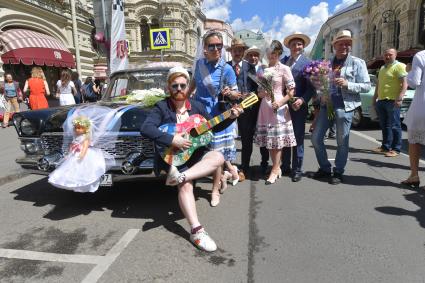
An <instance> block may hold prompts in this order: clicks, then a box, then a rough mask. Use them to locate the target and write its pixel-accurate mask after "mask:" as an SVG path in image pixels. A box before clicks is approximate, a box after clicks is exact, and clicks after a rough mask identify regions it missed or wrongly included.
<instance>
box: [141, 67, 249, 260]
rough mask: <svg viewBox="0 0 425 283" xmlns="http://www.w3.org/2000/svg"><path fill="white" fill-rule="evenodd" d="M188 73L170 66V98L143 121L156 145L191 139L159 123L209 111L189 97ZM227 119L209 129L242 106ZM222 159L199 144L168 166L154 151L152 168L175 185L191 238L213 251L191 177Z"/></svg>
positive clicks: (179, 146) (179, 144) (217, 128)
mask: <svg viewBox="0 0 425 283" xmlns="http://www.w3.org/2000/svg"><path fill="white" fill-rule="evenodd" d="M188 85H189V74H188V72H187V71H186V70H185V69H184V68H182V67H174V68H172V69H170V71H169V73H168V77H167V88H168V91H169V93H170V98H167V99H165V100H162V101H160V102H158V103H157V104H156V105H155V107H154V108H153V110H152V111H151V112H149V115H148V117H147V118H146V120H145V122H144V123H143V125H142V128H141V132H142V134H143V136H145V137H148V138H150V139H152V140H153V141H154V142H155V144H156V145H157V146H162V147H170V146H173V147H175V148H177V149H182V150H183V149H188V148H190V147H191V141H190V140H189V139H187V138H186V137H185V135H184V134H181V133H180V134H175V135H172V134H169V133H167V132H163V131H161V130H160V129H158V127H160V126H161V125H164V124H167V123H183V122H184V121H185V120H186V119H188V118H189V116H191V115H194V114H200V115H201V116H203V117H204V118H206V119H210V118H211V117H210V115H209V114H208V112H207V111H206V109H205V106H204V105H202V104H201V103H199V102H197V101H194V100H192V99H189V97H188V89H189V87H188ZM231 112H232V113H231V116H230V118H229V119H227V120H225V121H224V122H223V123H220V124H218V125H217V126H215V127H214V128H213V129H212V130H213V131H221V130H222V129H223V128H226V127H227V126H228V125H229V124H230V123H232V122H233V120H234V119H236V118H237V117H238V116H239V114H240V113H242V112H243V110H242V109H241V108H239V107H235V108H234V109H232V111H231ZM223 163H224V158H223V155H222V154H221V153H220V152H217V151H208V150H207V149H206V148H205V147H202V148H199V149H198V150H196V151H195V152H194V154H193V155H192V157H191V158H190V159H189V160H188V161H187V162H186V163H185V164H183V165H181V166H179V167H175V166H170V165H168V164H167V163H165V162H164V161H163V160H162V158H161V157H160V156H159V155H158V154H157V156H156V158H155V172H156V173H159V172H160V171H161V170H166V171H167V170H168V172H169V173H168V176H167V180H166V185H170V186H177V188H178V199H179V206H180V209H181V210H182V212H183V214H184V216H185V218H186V219H187V221H188V222H189V224H190V226H191V234H190V240H191V241H192V243H193V244H194V245H195V246H196V247H198V248H199V249H202V250H204V251H208V252H212V251H215V250H216V249H217V245H216V244H215V242H214V240H213V239H211V237H210V236H209V235H208V233H207V232H206V231H205V229H204V228H203V227H202V225H201V224H200V222H199V220H198V215H197V212H196V205H195V197H194V195H193V184H192V181H193V180H196V179H199V178H202V177H205V176H208V175H211V174H212V173H213V172H214V171H215V170H217V168H219V167H220V166H222V165H223Z"/></svg>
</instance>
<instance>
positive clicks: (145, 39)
mask: <svg viewBox="0 0 425 283" xmlns="http://www.w3.org/2000/svg"><path fill="white" fill-rule="evenodd" d="M140 37H141V40H142V51H147V50H150V49H151V46H150V38H149V25H148V21H147V20H146V19H142V20H141V21H140Z"/></svg>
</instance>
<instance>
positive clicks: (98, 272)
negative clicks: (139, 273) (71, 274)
mask: <svg viewBox="0 0 425 283" xmlns="http://www.w3.org/2000/svg"><path fill="white" fill-rule="evenodd" d="M139 231H140V229H130V230H128V231H127V233H125V235H124V236H122V238H121V239H120V240H119V241H118V243H116V244H115V245H114V246H113V247H112V249H111V250H110V251H109V252H108V253H107V254H106V255H105V256H103V257H102V259H101V260H100V262H99V263H98V264H97V265H96V267H94V268H93V269H92V270H91V271H90V273H89V274H87V276H86V277H85V278H84V279H83V281H81V282H82V283H95V282H97V280H99V278H100V277H101V276H102V275H103V274H104V273H105V272H106V271H107V270H108V268H109V266H111V264H112V263H113V262H114V261H115V259H116V258H117V257H118V256H119V255H120V254H121V252H122V251H123V250H124V249H125V247H127V245H128V244H129V243H130V242H131V241H132V240H133V239H134V237H136V235H137V233H139Z"/></svg>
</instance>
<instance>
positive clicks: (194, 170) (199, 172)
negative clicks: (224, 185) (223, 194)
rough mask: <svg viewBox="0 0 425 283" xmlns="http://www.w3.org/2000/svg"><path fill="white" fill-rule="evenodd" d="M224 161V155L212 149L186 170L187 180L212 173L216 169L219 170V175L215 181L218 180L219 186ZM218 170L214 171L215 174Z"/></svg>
mask: <svg viewBox="0 0 425 283" xmlns="http://www.w3.org/2000/svg"><path fill="white" fill-rule="evenodd" d="M223 163H224V157H223V155H222V154H221V153H220V152H217V151H210V152H208V153H206V154H205V155H204V157H203V158H202V159H201V160H200V161H199V162H198V163H196V164H195V165H193V166H192V167H190V168H189V169H187V170H186V171H184V175H185V180H186V181H192V180H196V179H199V178H202V177H205V176H208V175H211V174H212V173H213V172H214V171H217V170H219V175H218V179H217V181H216V180H214V183H215V182H217V186H218V184H219V183H220V178H221V170H222V169H221V166H222V165H223ZM216 174H218V172H215V173H214V179H215V175H216Z"/></svg>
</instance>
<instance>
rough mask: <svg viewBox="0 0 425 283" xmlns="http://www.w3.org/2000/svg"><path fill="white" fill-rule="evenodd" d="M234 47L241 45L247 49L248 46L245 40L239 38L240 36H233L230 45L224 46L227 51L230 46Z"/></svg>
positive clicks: (229, 49)
mask: <svg viewBox="0 0 425 283" xmlns="http://www.w3.org/2000/svg"><path fill="white" fill-rule="evenodd" d="M235 47H242V48H243V49H245V50H247V49H248V46H247V45H246V44H245V42H244V41H243V40H242V39H240V38H234V39H232V44H231V45H230V47H228V48H226V50H227V51H231V50H232V48H235Z"/></svg>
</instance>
